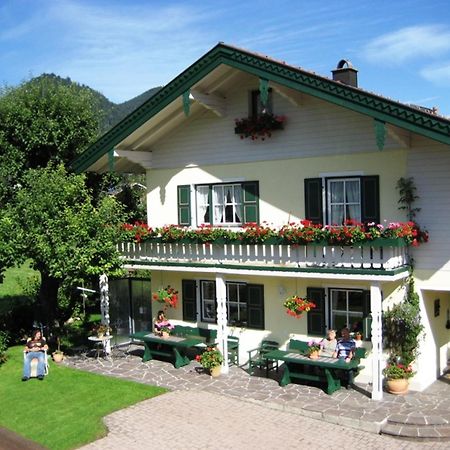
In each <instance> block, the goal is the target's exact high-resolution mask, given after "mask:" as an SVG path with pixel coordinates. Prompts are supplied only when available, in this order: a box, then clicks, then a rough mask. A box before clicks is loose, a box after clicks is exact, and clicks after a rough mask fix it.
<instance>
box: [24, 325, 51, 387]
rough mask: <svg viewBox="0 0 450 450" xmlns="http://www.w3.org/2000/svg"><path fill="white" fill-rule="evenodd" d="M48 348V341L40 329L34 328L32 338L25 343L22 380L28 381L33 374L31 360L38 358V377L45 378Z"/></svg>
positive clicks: (39, 378)
mask: <svg viewBox="0 0 450 450" xmlns="http://www.w3.org/2000/svg"><path fill="white" fill-rule="evenodd" d="M47 350H48V346H47V341H46V340H45V338H44V337H43V336H42V333H41V331H40V330H33V333H32V334H31V339H29V340H28V341H27V343H26V344H25V360H24V363H23V377H22V381H28V380H29V379H30V376H31V361H33V359H34V358H36V359H37V360H38V365H37V378H38V380H43V379H44V374H45V352H46V351H47Z"/></svg>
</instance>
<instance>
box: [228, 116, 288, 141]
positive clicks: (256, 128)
mask: <svg viewBox="0 0 450 450" xmlns="http://www.w3.org/2000/svg"><path fill="white" fill-rule="evenodd" d="M285 121H286V117H285V116H276V115H274V114H272V113H268V112H266V113H262V114H259V115H257V116H256V117H245V118H243V119H235V128H234V132H235V133H236V134H239V135H240V136H241V139H244V138H248V137H249V138H250V139H251V140H252V141H254V140H256V139H258V138H260V139H261V140H262V141H264V140H265V139H266V138H269V137H271V136H272V132H273V131H274V130H281V129H283V124H284V122H285Z"/></svg>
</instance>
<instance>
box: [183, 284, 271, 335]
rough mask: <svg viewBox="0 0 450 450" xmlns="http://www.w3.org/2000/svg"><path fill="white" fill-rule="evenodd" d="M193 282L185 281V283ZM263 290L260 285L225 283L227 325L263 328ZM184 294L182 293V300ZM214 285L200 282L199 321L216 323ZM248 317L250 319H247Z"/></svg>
mask: <svg viewBox="0 0 450 450" xmlns="http://www.w3.org/2000/svg"><path fill="white" fill-rule="evenodd" d="M189 282H192V283H194V284H195V281H193V280H190V281H188V280H185V283H184V286H185V285H186V283H189ZM263 291H264V289H263V286H262V285H254V284H246V283H239V282H230V281H229V282H226V295H227V298H226V306H227V317H228V324H229V325H231V326H245V327H249V328H256V329H263V328H264V292H263ZM184 296H185V293H183V300H184ZM216 308H217V303H216V284H215V281H212V280H200V311H201V321H202V322H209V323H216V321H217V315H216V312H217V309H216ZM249 316H250V317H249Z"/></svg>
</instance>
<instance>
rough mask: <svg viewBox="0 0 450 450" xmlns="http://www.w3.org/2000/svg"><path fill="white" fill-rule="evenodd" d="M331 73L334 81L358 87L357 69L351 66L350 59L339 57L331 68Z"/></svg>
mask: <svg viewBox="0 0 450 450" xmlns="http://www.w3.org/2000/svg"><path fill="white" fill-rule="evenodd" d="M331 73H332V74H333V80H334V81H339V82H341V83H344V84H348V85H349V86H353V87H358V71H357V70H356V69H354V68H353V66H352V63H351V62H350V61H347V60H346V59H341V60H340V61H339V62H338V65H337V67H336V69H334V70H332V71H331Z"/></svg>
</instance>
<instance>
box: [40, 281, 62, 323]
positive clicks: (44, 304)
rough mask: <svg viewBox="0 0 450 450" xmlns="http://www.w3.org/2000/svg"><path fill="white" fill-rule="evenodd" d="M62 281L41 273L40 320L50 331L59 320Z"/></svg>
mask: <svg viewBox="0 0 450 450" xmlns="http://www.w3.org/2000/svg"><path fill="white" fill-rule="evenodd" d="M60 283H61V281H60V280H59V279H58V278H54V277H52V276H50V275H48V274H47V273H45V272H41V286H40V288H39V295H38V300H39V320H40V322H42V323H43V324H45V325H47V326H48V327H49V328H50V329H52V328H53V327H54V326H55V320H56V319H58V290H59V286H60Z"/></svg>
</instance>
